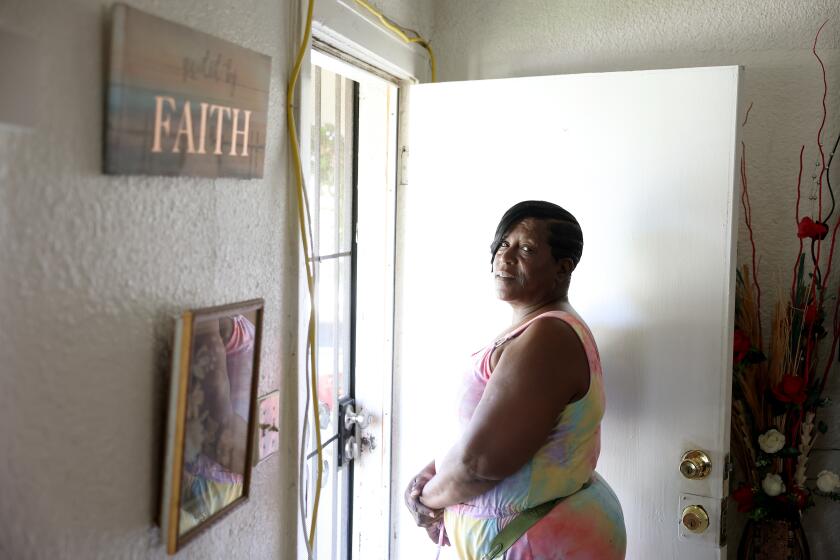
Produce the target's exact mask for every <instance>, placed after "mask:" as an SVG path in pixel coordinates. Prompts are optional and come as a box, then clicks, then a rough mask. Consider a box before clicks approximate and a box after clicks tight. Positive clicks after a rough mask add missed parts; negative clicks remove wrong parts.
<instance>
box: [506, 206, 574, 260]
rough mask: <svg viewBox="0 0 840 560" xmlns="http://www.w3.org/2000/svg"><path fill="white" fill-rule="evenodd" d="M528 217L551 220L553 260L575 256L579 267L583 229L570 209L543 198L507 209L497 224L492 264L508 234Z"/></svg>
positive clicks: (550, 236)
mask: <svg viewBox="0 0 840 560" xmlns="http://www.w3.org/2000/svg"><path fill="white" fill-rule="evenodd" d="M525 218H537V219H540V220H548V222H549V223H548V231H549V233H548V243H549V245H551V254H552V256H553V257H554V260H556V261H559V260H560V259H572V261H573V262H574V263H575V266H577V263H578V261H580V257H581V255H582V254H583V232H582V231H581V229H580V224H579V223H578V221H577V219H575V217H574V216H573V215H572V214H571V212H569V211H568V210H565V209H563V208H561V207H560V206H557V205H556V204H553V203H551V202H546V201H544V200H525V201H522V202H519V203H517V204H514V205H513V206H511V207H510V209H508V211H507V212H505V215H504V216H502V219H501V220H500V221H499V225H498V226H496V235H494V236H493V243H492V244H491V245H490V263H491V265H492V263H493V259H495V258H496V251H498V250H499V247H500V246H501V244H502V239H503V238H504V236H505V234H506V233H507V232H509V231H510V230H511V229H512V228H513V227H514V226H515V225H516V224H518V223H519V222H521V221H522V220H524V219H525Z"/></svg>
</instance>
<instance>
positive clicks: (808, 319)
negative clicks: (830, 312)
mask: <svg viewBox="0 0 840 560" xmlns="http://www.w3.org/2000/svg"><path fill="white" fill-rule="evenodd" d="M818 315H819V312H818V310H817V304H815V303H811V304H809V305H806V306H805V316H804V317H803V320H804V321H805V324H806V325H810V324H811V323H813V322H814V321H816V320H817V316H818Z"/></svg>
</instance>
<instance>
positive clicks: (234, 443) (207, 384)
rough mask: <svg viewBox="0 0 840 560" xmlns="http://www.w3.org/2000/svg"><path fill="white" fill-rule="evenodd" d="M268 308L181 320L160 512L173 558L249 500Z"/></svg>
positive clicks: (253, 304)
mask: <svg viewBox="0 0 840 560" xmlns="http://www.w3.org/2000/svg"><path fill="white" fill-rule="evenodd" d="M264 307H265V302H264V301H263V300H262V299H255V300H250V301H245V302H240V303H234V304H231V305H223V306H219V307H211V308H206V309H198V310H190V311H185V312H184V313H183V315H182V316H181V317H180V318H179V319H178V320H177V322H176V328H175V337H174V338H175V342H174V347H173V352H172V378H171V383H170V394H169V417H168V420H167V437H166V452H165V460H164V465H163V469H164V472H163V492H162V499H161V508H160V520H161V531H162V533H163V540H164V542H165V543H166V550H167V553H169V554H175V553H176V552H177V551H179V550H181V548H183V547H184V545H186V544H187V543H189V542H190V541H191V540H193V539H194V538H195V537H196V536H198V535H199V534H200V533H201V532H203V531H204V530H205V529H207V528H208V527H209V526H211V525H212V524H214V523H216V522H217V521H218V520H220V519H221V518H222V517H224V516H225V515H227V514H228V513H230V512H231V511H232V510H233V509H235V508H236V507H238V506H240V505H242V504H243V503H245V502H246V501H247V500H248V497H249V491H250V483H251V468H252V457H253V454H254V449H255V444H256V442H255V434H256V425H257V422H258V417H257V416H258V412H257V394H258V385H259V366H260V348H261V345H262V344H261V342H262V330H263V310H264Z"/></svg>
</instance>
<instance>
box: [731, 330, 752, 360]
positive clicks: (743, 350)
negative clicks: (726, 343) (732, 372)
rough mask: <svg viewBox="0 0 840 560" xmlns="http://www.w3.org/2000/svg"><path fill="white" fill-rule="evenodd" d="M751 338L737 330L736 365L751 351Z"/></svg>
mask: <svg viewBox="0 0 840 560" xmlns="http://www.w3.org/2000/svg"><path fill="white" fill-rule="evenodd" d="M750 347H751V344H750V338H749V337H748V336H747V335H746V334H744V331H742V330H740V329H735V352H734V359H735V363H736V364H738V363H740V362H741V360H743V359H744V358H746V357H747V353H748V352H749V351H750Z"/></svg>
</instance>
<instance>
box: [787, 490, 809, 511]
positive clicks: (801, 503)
mask: <svg viewBox="0 0 840 560" xmlns="http://www.w3.org/2000/svg"><path fill="white" fill-rule="evenodd" d="M790 496H791V498H793V503H794V505H795V506H796V509H805V506H806V505H807V504H808V491H807V490H804V489H803V488H800V487H799V486H794V487H793V488H792V489H791V491H790Z"/></svg>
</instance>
